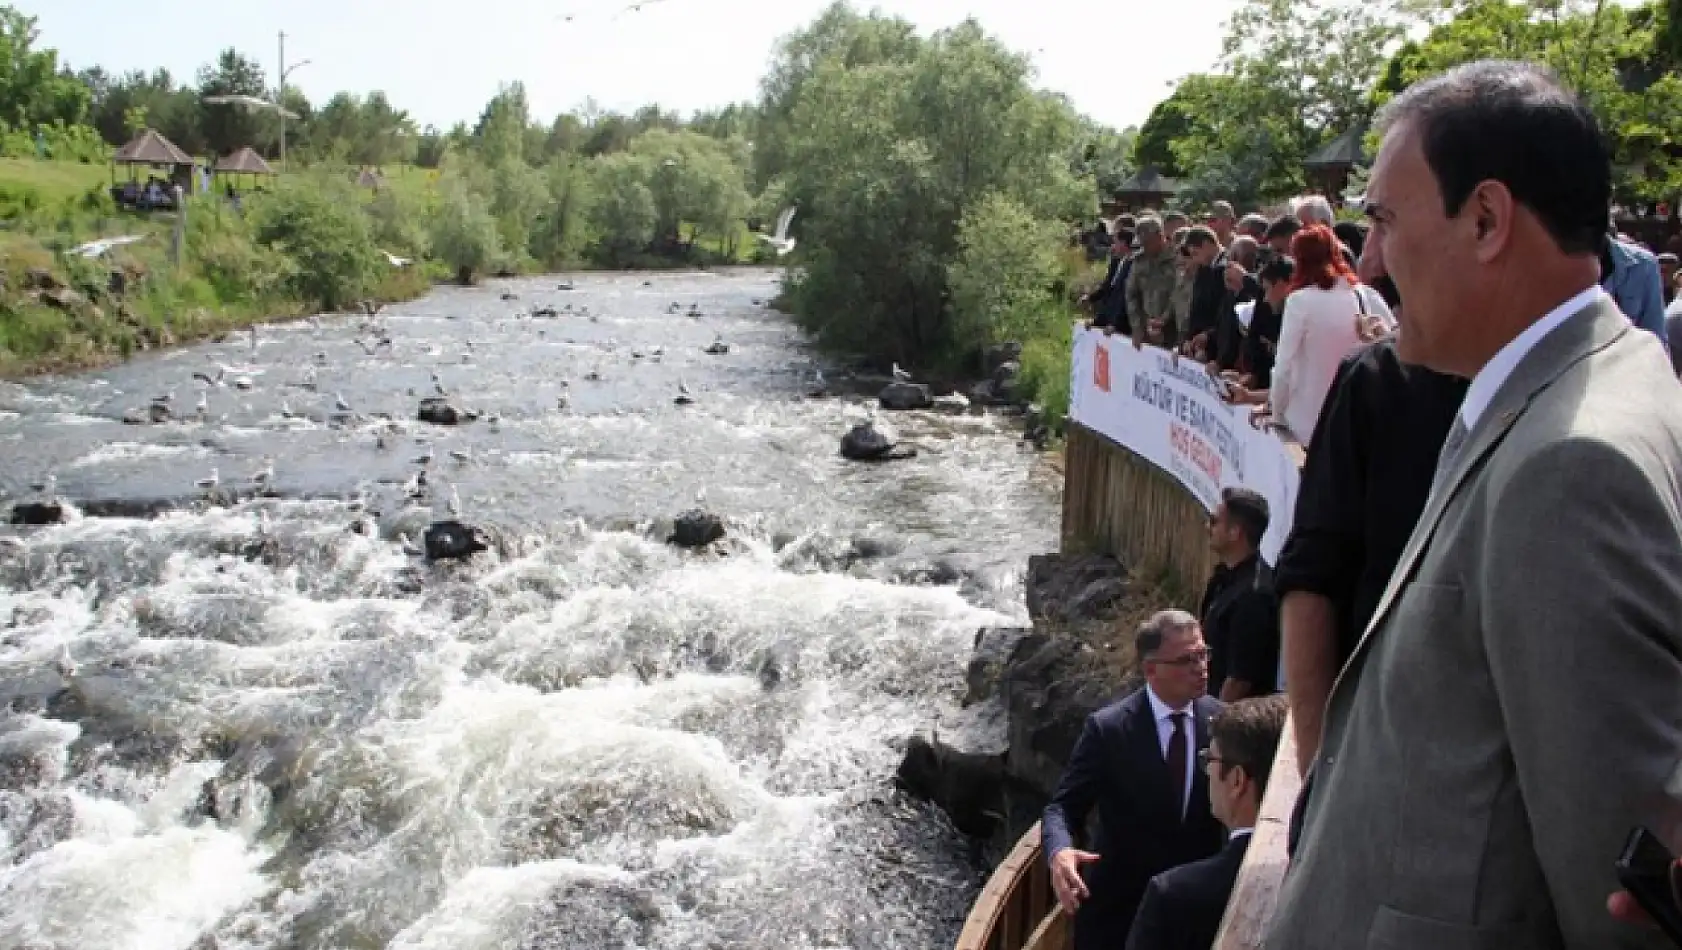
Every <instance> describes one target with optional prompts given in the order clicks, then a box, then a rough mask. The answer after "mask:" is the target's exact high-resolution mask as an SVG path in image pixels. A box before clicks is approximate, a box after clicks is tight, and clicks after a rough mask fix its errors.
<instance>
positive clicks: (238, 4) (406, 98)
mask: <svg viewBox="0 0 1682 950" xmlns="http://www.w3.org/2000/svg"><path fill="white" fill-rule="evenodd" d="M11 2H12V4H13V5H14V6H16V7H17V8H19V9H20V10H22V11H23V12H24V13H26V14H29V15H30V16H34V17H36V18H37V21H38V23H37V26H38V28H39V29H40V31H41V38H40V41H39V43H40V45H41V46H43V47H52V48H56V49H57V50H58V51H59V57H60V60H61V61H62V62H66V63H68V64H70V65H71V66H73V67H75V68H77V69H80V68H83V67H87V66H94V65H98V66H103V67H104V68H105V69H106V71H108V72H114V73H122V72H127V71H129V70H131V69H145V70H147V71H148V72H150V71H151V70H153V69H156V68H158V67H160V66H161V67H164V68H166V69H168V70H169V71H170V72H171V73H173V74H174V75H175V76H176V79H177V81H178V82H179V81H181V80H183V79H185V80H188V81H192V77H193V76H194V75H195V74H196V73H197V71H198V68H199V67H200V66H202V65H204V64H205V63H207V62H210V61H211V60H213V59H214V58H215V57H216V55H217V53H218V52H220V51H221V50H222V49H224V48H226V47H229V46H233V47H235V48H237V49H239V50H240V51H241V52H243V53H245V54H246V55H248V56H251V57H254V58H255V59H256V60H257V61H258V62H260V63H261V64H262V65H263V67H264V68H265V70H267V71H268V73H269V75H270V77H271V79H270V82H271V84H272V83H273V79H272V77H273V75H274V70H275V64H276V62H277V60H278V58H279V51H278V44H279V39H278V34H279V32H280V31H282V30H284V31H285V32H286V61H287V63H288V64H294V63H299V62H302V61H304V60H308V61H309V63H308V65H305V66H302V67H300V68H298V69H296V70H295V71H293V72H292V73H291V75H290V77H289V79H288V83H289V84H290V85H292V86H296V87H298V88H300V89H302V90H303V92H304V94H305V95H307V96H308V97H309V99H310V101H311V102H314V103H317V104H320V103H322V102H325V101H326V100H327V99H328V98H329V97H330V96H332V95H333V94H334V93H337V92H340V91H350V92H356V93H368V92H372V91H374V90H376V89H383V90H384V91H385V92H386V94H387V95H388V96H389V97H390V98H391V101H392V104H393V105H394V106H396V107H397V108H399V109H404V110H407V111H408V113H409V115H410V116H411V117H412V118H413V119H414V120H415V121H416V123H417V124H419V125H423V126H424V125H428V124H432V125H436V126H439V127H440V128H448V127H449V126H450V125H453V124H454V123H456V122H458V121H465V122H469V123H471V122H472V121H473V120H475V119H476V118H477V117H478V115H479V112H480V110H481V109H483V107H484V105H485V103H486V102H487V101H488V100H489V99H490V98H491V97H492V96H493V95H495V94H496V91H497V88H498V86H499V85H500V84H502V83H507V82H511V81H514V80H519V81H521V82H523V83H525V86H526V95H527V98H528V99H529V101H530V103H531V108H532V115H533V117H534V118H535V119H537V120H539V121H543V122H545V123H547V122H548V120H549V119H551V118H552V117H553V116H554V115H555V114H557V113H560V112H563V111H566V110H569V109H572V108H575V107H577V106H578V105H580V104H582V103H583V102H584V100H585V98H586V97H592V98H594V99H595V101H596V102H597V103H598V104H599V105H601V106H602V107H603V108H607V109H613V110H617V111H621V112H628V111H630V110H632V109H635V108H637V107H639V106H642V105H646V104H647V103H649V102H657V103H659V104H660V105H661V107H663V108H665V109H676V110H678V111H680V112H682V113H684V114H686V115H687V114H688V113H689V112H691V111H693V110H696V109H702V108H711V107H717V106H723V105H726V104H729V103H731V102H740V101H748V100H753V99H756V98H757V97H758V89H759V86H758V84H759V78H760V77H761V76H762V75H763V74H764V72H765V67H766V64H767V63H768V62H769V61H770V58H771V52H772V47H773V45H774V44H775V43H776V41H777V40H778V38H780V37H782V36H784V35H786V34H788V33H790V32H793V31H794V30H797V29H800V28H801V27H803V26H805V25H806V24H808V23H810V22H811V21H812V20H814V19H815V18H816V17H817V16H818V14H819V13H821V12H822V11H823V9H824V8H825V7H827V6H828V4H829V0H643V2H644V6H643V8H642V9H640V10H635V11H629V10H625V7H626V5H627V4H628V3H630V2H634V0H473V2H463V0H234V2H233V3H232V4H226V3H224V4H217V3H206V2H204V0H196V2H191V3H188V2H183V0H146V2H142V3H136V2H134V0H11ZM1237 2H1238V0H1173V2H1170V3H1149V2H1144V0H1119V2H1114V3H1108V4H1104V3H1093V2H1091V0H876V2H874V3H872V2H870V0H855V2H854V7H855V8H856V9H860V10H868V9H871V8H872V7H875V8H877V9H880V10H882V11H883V12H885V13H889V14H893V15H897V16H902V17H905V18H906V19H908V20H910V21H912V22H913V23H915V24H916V25H917V26H918V28H919V29H921V30H922V31H924V32H925V33H926V32H929V31H932V30H936V29H939V28H941V27H945V26H951V25H953V24H955V23H958V22H961V21H962V20H963V19H965V18H966V17H974V18H975V19H976V20H978V21H979V22H980V23H981V25H982V26H983V27H984V28H985V29H986V30H987V31H988V32H989V33H991V34H993V35H995V36H998V37H1000V38H1001V39H1002V40H1003V41H1004V43H1005V44H1006V45H1007V46H1009V47H1010V48H1012V49H1014V50H1017V51H1018V52H1026V53H1029V54H1030V55H1031V56H1032V57H1033V61H1034V63H1035V67H1036V70H1037V73H1038V75H1037V80H1036V81H1037V82H1038V84H1039V85H1040V86H1042V87H1045V88H1048V89H1053V90H1056V91H1059V92H1063V93H1065V94H1067V95H1068V96H1069V97H1070V98H1071V99H1072V100H1073V101H1074V103H1075V106H1076V107H1077V108H1078V109H1080V111H1082V112H1084V113H1086V114H1087V115H1089V116H1091V117H1092V118H1094V119H1096V120H1098V121H1099V122H1103V123H1105V124H1108V125H1111V126H1114V127H1116V128H1124V127H1126V126H1128V125H1137V124H1139V123H1141V122H1143V121H1144V120H1145V117H1146V116H1147V115H1149V114H1150V110H1151V107H1152V106H1154V105H1155V104H1156V103H1157V102H1158V101H1160V100H1161V99H1163V98H1165V97H1166V96H1167V95H1168V93H1169V91H1170V88H1171V85H1172V83H1173V81H1174V80H1175V79H1177V78H1178V77H1180V76H1182V75H1184V74H1186V73H1190V72H1197V71H1201V70H1205V69H1208V68H1209V67H1211V66H1212V65H1213V64H1214V63H1215V61H1216V59H1217V57H1218V56H1219V53H1220V35H1221V27H1222V24H1223V23H1224V21H1225V19H1226V17H1227V15H1228V14H1229V13H1230V12H1231V11H1232V10H1233V8H1234V7H1235V6H1236V5H1237ZM236 11H237V12H236ZM569 14H570V15H571V16H572V20H571V21H570V22H569V21H567V20H566V19H565V16H567V15H569Z"/></svg>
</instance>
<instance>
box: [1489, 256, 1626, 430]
mask: <svg viewBox="0 0 1682 950" xmlns="http://www.w3.org/2000/svg"><path fill="white" fill-rule="evenodd" d="M1605 295H1606V291H1604V290H1601V289H1600V285H1598V284H1591V285H1590V286H1589V287H1588V288H1586V289H1584V290H1581V291H1578V292H1577V295H1576V296H1574V297H1572V298H1571V299H1570V300H1567V301H1565V302H1564V303H1562V304H1560V305H1559V306H1557V307H1555V308H1553V309H1552V310H1549V311H1548V312H1547V313H1546V314H1544V315H1543V316H1542V319H1540V320H1537V321H1536V322H1535V323H1532V324H1531V325H1530V326H1528V327H1525V328H1524V332H1523V333H1520V334H1519V335H1518V336H1515V337H1513V338H1512V339H1511V340H1509V341H1508V342H1507V345H1506V346H1503V347H1501V349H1499V350H1497V351H1496V352H1495V355H1494V356H1492V357H1490V358H1489V362H1487V363H1485V364H1483V369H1480V370H1478V374H1477V375H1476V376H1473V377H1472V383H1471V385H1469V386H1467V387H1466V398H1465V399H1463V400H1461V402H1460V421H1461V423H1462V424H1464V425H1465V426H1466V431H1467V432H1471V431H1472V430H1473V429H1476V428H1477V425H1478V420H1479V419H1482V418H1483V414H1484V412H1485V410H1487V409H1488V408H1489V404H1490V403H1491V402H1494V401H1495V394H1496V393H1498V392H1500V391H1501V384H1502V383H1505V382H1506V381H1507V377H1509V376H1511V375H1513V370H1514V369H1517V368H1518V364H1519V362H1520V361H1521V360H1523V359H1524V357H1525V355H1526V354H1528V353H1529V352H1530V351H1531V350H1533V349H1535V348H1536V344H1538V343H1540V342H1542V338H1543V337H1545V336H1547V335H1548V334H1549V333H1552V332H1553V331H1554V330H1556V329H1558V328H1559V325H1560V324H1562V323H1564V322H1565V321H1566V320H1567V319H1569V318H1570V317H1571V316H1572V315H1574V314H1576V313H1579V312H1581V311H1582V310H1583V309H1584V308H1586V307H1588V305H1589V304H1592V303H1594V302H1595V301H1596V300H1599V299H1600V298H1601V297H1603V296H1605Z"/></svg>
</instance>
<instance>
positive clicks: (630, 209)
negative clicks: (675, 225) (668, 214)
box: [590, 152, 659, 264]
mask: <svg viewBox="0 0 1682 950" xmlns="http://www.w3.org/2000/svg"><path fill="white" fill-rule="evenodd" d="M647 175H648V168H647V165H646V163H645V162H643V161H642V160H641V159H639V158H637V157H636V156H634V155H628V154H626V153H624V152H618V153H615V154H612V155H602V156H599V157H597V158H595V159H592V160H591V162H590V192H591V195H592V197H593V201H592V203H591V208H590V223H591V225H592V227H594V229H595V231H596V233H597V235H598V237H599V239H600V247H601V251H602V254H603V255H604V257H605V259H606V262H607V263H609V264H618V263H623V262H626V261H628V260H630V259H631V257H632V256H633V255H635V254H636V253H638V252H640V251H641V250H642V249H643V248H645V247H646V246H647V245H648V242H649V241H651V240H653V238H654V227H655V224H656V223H657V222H658V220H659V211H658V208H657V207H656V205H655V203H654V193H653V192H652V191H650V190H649V188H648V183H647Z"/></svg>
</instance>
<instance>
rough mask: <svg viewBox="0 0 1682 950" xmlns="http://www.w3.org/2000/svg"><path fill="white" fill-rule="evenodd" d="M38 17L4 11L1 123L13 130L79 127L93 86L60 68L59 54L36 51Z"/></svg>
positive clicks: (0, 24) (0, 11)
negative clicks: (36, 21) (36, 19)
mask: <svg viewBox="0 0 1682 950" xmlns="http://www.w3.org/2000/svg"><path fill="white" fill-rule="evenodd" d="M39 38H40V31H39V30H37V29H36V28H35V18H34V17H31V16H25V15H23V14H22V13H19V12H18V11H17V10H16V9H15V8H13V7H10V6H0V122H3V123H5V124H6V125H7V126H10V127H11V128H14V129H30V130H33V129H34V128H35V127H36V126H39V125H53V124H55V123H62V124H64V125H77V124H80V123H81V122H82V121H83V120H84V119H85V118H86V117H87V110H88V103H89V100H90V99H91V98H92V93H91V91H90V90H89V88H88V86H87V85H85V84H84V83H82V82H81V81H80V80H78V79H77V78H75V77H74V76H70V75H66V74H65V73H64V72H62V71H61V70H60V69H59V65H58V52H57V51H56V50H50V49H36V48H35V41H36V40H37V39H39Z"/></svg>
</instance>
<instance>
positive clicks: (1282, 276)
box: [1256, 254, 1297, 284]
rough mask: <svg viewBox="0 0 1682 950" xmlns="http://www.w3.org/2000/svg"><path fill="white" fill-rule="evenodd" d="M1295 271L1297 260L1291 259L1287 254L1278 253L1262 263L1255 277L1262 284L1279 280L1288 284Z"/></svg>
mask: <svg viewBox="0 0 1682 950" xmlns="http://www.w3.org/2000/svg"><path fill="white" fill-rule="evenodd" d="M1296 273H1297V262H1296V261H1293V260H1291V257H1290V255H1289V254H1280V255H1277V256H1275V257H1274V258H1273V259H1272V260H1270V261H1268V262H1267V263H1266V264H1263V265H1262V269H1261V273H1259V274H1257V275H1256V279H1257V280H1259V281H1261V282H1262V283H1264V284H1266V283H1271V282H1273V281H1279V280H1282V281H1284V282H1285V283H1287V284H1288V283H1290V282H1291V278H1293V277H1295V276H1296Z"/></svg>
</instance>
